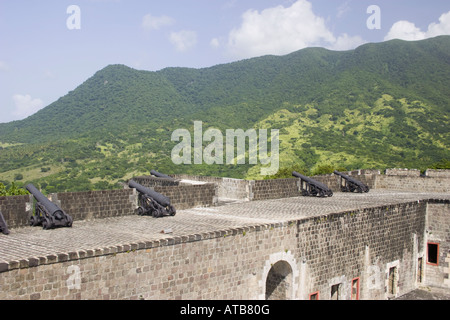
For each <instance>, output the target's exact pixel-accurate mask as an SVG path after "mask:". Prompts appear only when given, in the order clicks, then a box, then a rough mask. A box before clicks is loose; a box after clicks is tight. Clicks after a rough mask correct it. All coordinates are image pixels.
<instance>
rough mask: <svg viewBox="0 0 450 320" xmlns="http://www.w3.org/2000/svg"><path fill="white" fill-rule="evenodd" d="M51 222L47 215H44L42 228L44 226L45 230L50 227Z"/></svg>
mask: <svg viewBox="0 0 450 320" xmlns="http://www.w3.org/2000/svg"><path fill="white" fill-rule="evenodd" d="M50 226H51V223H50V220H49V219H48V218H47V217H44V218H43V219H42V228H44V230H47V229H50Z"/></svg>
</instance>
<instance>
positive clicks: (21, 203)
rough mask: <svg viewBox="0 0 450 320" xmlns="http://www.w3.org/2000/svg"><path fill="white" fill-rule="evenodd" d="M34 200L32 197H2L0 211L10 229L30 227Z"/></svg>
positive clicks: (0, 198)
mask: <svg viewBox="0 0 450 320" xmlns="http://www.w3.org/2000/svg"><path fill="white" fill-rule="evenodd" d="M32 200H33V199H32V196H30V195H25V196H9V197H0V211H1V212H2V214H3V217H4V218H5V221H6V224H7V225H8V228H9V229H11V228H19V227H22V226H28V225H29V222H30V213H31V203H32Z"/></svg>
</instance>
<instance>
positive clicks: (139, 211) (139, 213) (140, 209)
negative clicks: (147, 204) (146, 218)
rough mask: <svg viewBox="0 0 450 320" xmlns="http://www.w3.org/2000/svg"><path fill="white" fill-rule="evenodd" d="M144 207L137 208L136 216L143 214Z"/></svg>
mask: <svg viewBox="0 0 450 320" xmlns="http://www.w3.org/2000/svg"><path fill="white" fill-rule="evenodd" d="M144 212H145V211H144V208H142V207H138V209H137V214H138V216H143V215H144Z"/></svg>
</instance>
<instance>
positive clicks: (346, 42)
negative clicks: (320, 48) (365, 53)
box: [327, 33, 365, 51]
mask: <svg viewBox="0 0 450 320" xmlns="http://www.w3.org/2000/svg"><path fill="white" fill-rule="evenodd" d="M364 43H365V41H364V40H363V39H362V38H361V37H360V36H354V37H350V36H349V35H348V34H346V33H344V34H342V35H340V36H339V37H337V39H336V40H335V41H334V42H333V43H332V44H330V45H329V46H327V48H328V49H331V50H337V51H344V50H350V49H354V48H356V47H359V46H360V45H362V44H364Z"/></svg>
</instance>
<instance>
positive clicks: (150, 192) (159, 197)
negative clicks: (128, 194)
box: [128, 180, 170, 207]
mask: <svg viewBox="0 0 450 320" xmlns="http://www.w3.org/2000/svg"><path fill="white" fill-rule="evenodd" d="M128 185H129V186H130V188H134V189H136V190H137V191H139V192H140V193H142V194H145V195H147V196H149V197H151V198H153V199H154V200H155V201H156V202H158V203H159V204H160V205H162V206H163V207H167V206H169V205H170V200H169V198H167V197H166V196H164V195H162V194H160V193H158V192H156V191H155V190H152V189H149V188H146V187H144V186H143V185H141V184H139V183H137V182H135V181H133V180H130V181H129V182H128Z"/></svg>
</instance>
